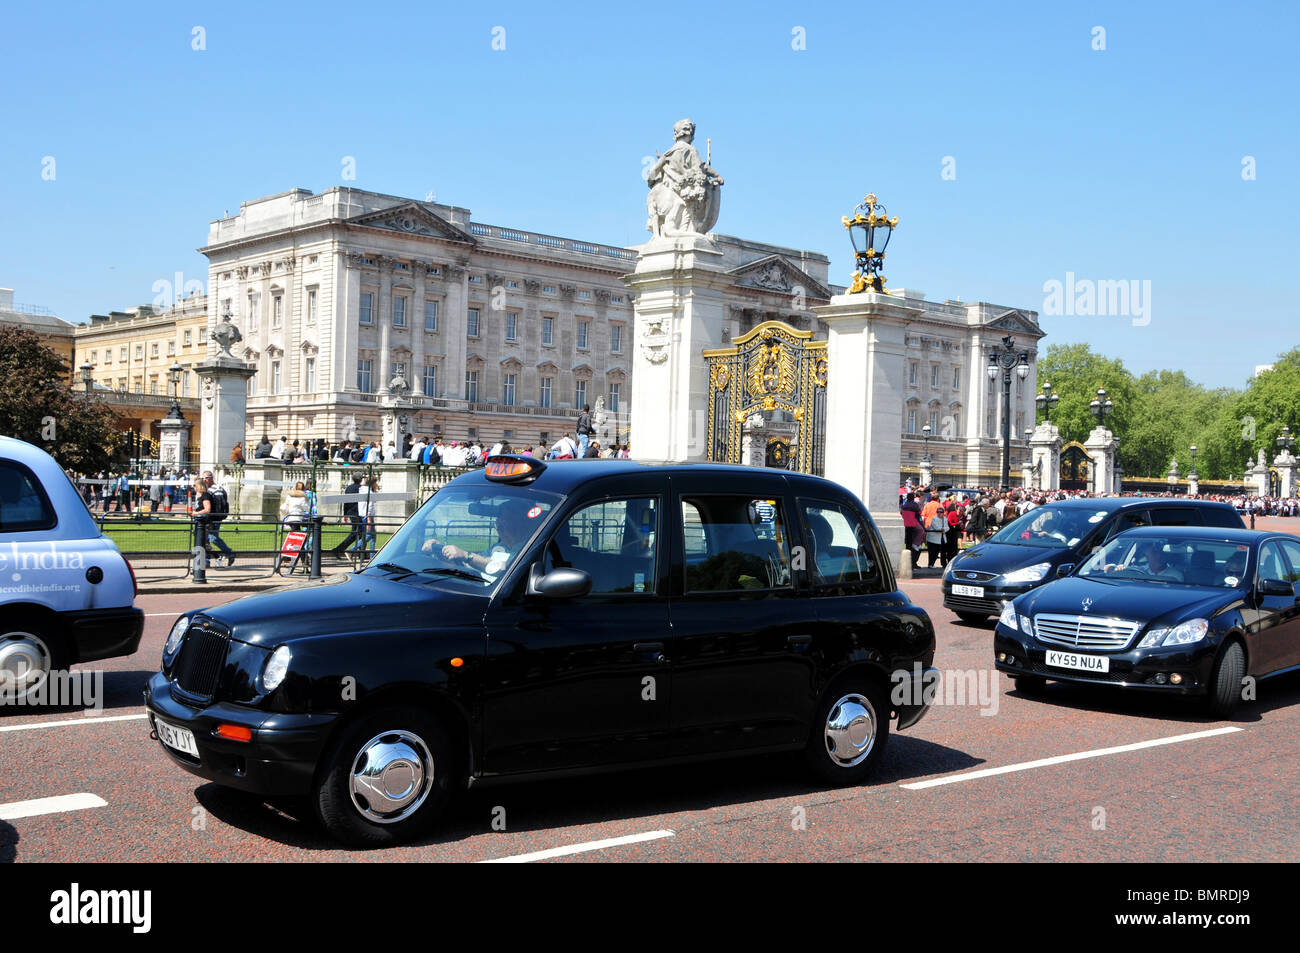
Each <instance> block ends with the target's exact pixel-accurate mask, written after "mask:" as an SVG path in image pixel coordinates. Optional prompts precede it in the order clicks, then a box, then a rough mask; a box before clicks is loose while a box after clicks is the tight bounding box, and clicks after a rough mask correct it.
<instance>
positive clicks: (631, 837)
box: [479, 831, 677, 864]
mask: <svg viewBox="0 0 1300 953" xmlns="http://www.w3.org/2000/svg"><path fill="white" fill-rule="evenodd" d="M676 836H677V832H676V831H646V832H645V833H644V834H628V835H627V836H626V837H608V838H606V839H604V840H593V841H587V842H586V843H584V844H570V845H569V846H568V847H552V848H550V849H549V850H538V851H534V852H533V853H531V854H515V855H514V856H513V857H495V858H493V859H492V860H481V861H479V863H480V864H531V863H533V862H534V861H537V860H550V859H551V858H552V857H567V856H569V855H570V854H583V853H586V852H587V851H592V850H604V849H605V848H607V847H622V846H623V845H625V844H640V843H642V842H643V841H650V840H662V839H663V838H665V837H676Z"/></svg>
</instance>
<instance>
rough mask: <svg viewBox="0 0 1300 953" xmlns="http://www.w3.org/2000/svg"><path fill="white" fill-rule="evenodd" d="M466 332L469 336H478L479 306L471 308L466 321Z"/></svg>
mask: <svg viewBox="0 0 1300 953" xmlns="http://www.w3.org/2000/svg"><path fill="white" fill-rule="evenodd" d="M465 333H466V335H468V336H469V337H472V338H476V337H478V308H470V309H469V315H468V318H467V319H466V321H465Z"/></svg>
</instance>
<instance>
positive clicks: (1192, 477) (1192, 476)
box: [1187, 444, 1200, 496]
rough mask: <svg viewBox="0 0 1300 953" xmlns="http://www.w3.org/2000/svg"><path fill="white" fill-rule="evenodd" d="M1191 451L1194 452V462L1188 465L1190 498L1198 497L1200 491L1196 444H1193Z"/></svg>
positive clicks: (1188, 492)
mask: <svg viewBox="0 0 1300 953" xmlns="http://www.w3.org/2000/svg"><path fill="white" fill-rule="evenodd" d="M1190 449H1191V451H1192V461H1191V463H1189V464H1188V465H1187V494H1188V496H1196V495H1197V492H1198V490H1199V489H1200V487H1199V485H1198V484H1199V481H1200V477H1199V476H1197V475H1196V444H1192V446H1191V447H1190Z"/></svg>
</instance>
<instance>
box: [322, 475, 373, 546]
mask: <svg viewBox="0 0 1300 953" xmlns="http://www.w3.org/2000/svg"><path fill="white" fill-rule="evenodd" d="M343 492H344V493H349V494H360V492H361V474H360V473H358V474H356V475H355V476H354V477H353V478H352V483H351V484H349V485H348V487H347V488H346V489H345V490H344V491H343ZM343 515H344V516H346V517H347V518H348V522H350V523H351V524H352V531H351V532H350V533H348V537H347V539H345V540H343V542H341V543H339V544H338V545H337V546H335V547H334V548H333V549H331V550H330V552H331V553H333V554H334V555H335V556H342V555H343V554H344V553H345V552H347V548H348V547H349V546H351V545H352V544H353V543H355V542H359V541H360V540H361V538H362V536H363V535H364V534H365V521H364V520H362V518H361V514H360V513H359V512H358V511H357V504H356V503H344V504H343Z"/></svg>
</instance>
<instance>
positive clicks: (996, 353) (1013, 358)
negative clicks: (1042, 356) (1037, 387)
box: [988, 334, 1029, 490]
mask: <svg viewBox="0 0 1300 953" xmlns="http://www.w3.org/2000/svg"><path fill="white" fill-rule="evenodd" d="M1012 370H1014V371H1015V373H1016V374H1017V375H1018V376H1019V377H1020V379H1021V380H1024V379H1025V378H1026V377H1028V376H1029V352H1028V351H1020V352H1017V351H1016V339H1015V338H1014V337H1012V336H1011V335H1010V334H1008V335H1007V336H1006V337H1004V338H1003V339H1002V346H1001V347H998V346H997V345H996V344H995V345H993V347H992V348H990V349H989V367H988V375H989V380H991V381H992V380H997V377H998V374H1001V375H1002V489H1004V490H1009V489H1011V372H1012Z"/></svg>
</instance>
